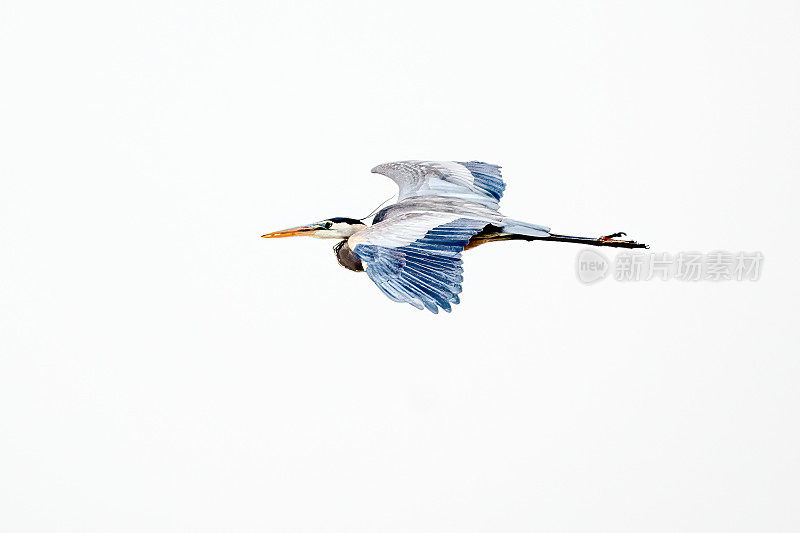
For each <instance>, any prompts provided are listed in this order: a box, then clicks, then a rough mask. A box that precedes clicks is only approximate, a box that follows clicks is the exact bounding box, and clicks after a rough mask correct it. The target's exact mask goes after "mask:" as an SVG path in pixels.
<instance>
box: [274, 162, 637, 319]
mask: <svg viewBox="0 0 800 533" xmlns="http://www.w3.org/2000/svg"><path fill="white" fill-rule="evenodd" d="M372 172H373V173H376V174H382V175H384V176H386V177H388V178H390V179H391V180H393V181H394V182H395V183H397V185H398V187H399V188H400V192H399V194H398V197H397V202H396V203H394V204H392V205H389V206H387V207H384V208H383V209H381V210H380V211H378V212H377V213H376V214H375V216H374V217H373V219H372V224H371V225H367V224H365V223H364V222H363V220H365V219H366V218H369V215H368V216H367V217H365V219H355V218H348V217H333V218H328V219H325V220H321V221H319V222H314V223H312V224H308V225H305V226H298V227H295V228H289V229H285V230H281V231H275V232H272V233H267V234H266V235H262V237H264V238H268V239H269V238H277V237H294V236H309V237H316V238H318V239H340V242H339V243H338V244H336V246H335V247H334V252H335V253H336V258H337V260H338V261H339V264H340V265H342V266H343V267H345V268H347V269H348V270H353V271H356V272H363V271H366V273H367V275H368V276H369V278H370V279H371V280H372V281H373V282H374V283H375V285H377V286H378V288H379V289H380V290H381V291H383V293H384V294H385V295H386V296H388V297H389V298H390V299H391V300H394V301H395V302H405V303H409V304H411V305H413V306H414V307H416V308H418V309H427V310H429V311H431V312H432V313H438V312H439V308H441V309H444V310H445V311H447V312H450V310H451V306H452V305H455V304H457V303H459V297H458V295H459V293H461V282H462V280H463V277H462V274H463V268H462V260H461V252H462V251H464V250H468V249H470V248H474V247H476V246H480V245H481V244H486V243H488V242H496V241H513V240H523V241H553V242H571V243H579V244H587V245H591V246H612V247H618V248H647V247H648V246H647V245H645V244H640V243H638V242H635V241H627V240H620V239H618V237H622V236H624V235H625V233H622V232H618V233H614V234H612V235H606V236H604V237H599V238H592V237H573V236H569V235H559V234H556V233H552V232H551V231H550V228H548V227H547V226H541V225H539V224H531V223H529V222H523V221H521V220H516V219H512V218H508V217H506V216H504V215H502V214H501V213H500V211H499V204H500V199H501V198H502V196H503V191H504V190H505V188H506V184H505V182H504V181H503V178H502V177H501V174H500V166H499V165H492V164H489V163H481V162H479V161H469V162H455V161H397V162H394V163H385V164H383V165H378V166H377V167H375V168H373V169H372Z"/></svg>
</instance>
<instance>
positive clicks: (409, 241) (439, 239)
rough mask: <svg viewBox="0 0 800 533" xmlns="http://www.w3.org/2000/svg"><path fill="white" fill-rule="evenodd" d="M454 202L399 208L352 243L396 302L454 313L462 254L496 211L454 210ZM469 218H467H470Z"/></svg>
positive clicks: (374, 278) (424, 202)
mask: <svg viewBox="0 0 800 533" xmlns="http://www.w3.org/2000/svg"><path fill="white" fill-rule="evenodd" d="M452 202H453V201H452V200H446V199H438V200H437V199H434V198H432V197H431V198H428V199H413V200H406V201H403V202H400V203H399V204H397V205H396V206H394V209H393V211H392V213H391V215H390V216H389V217H388V218H387V219H384V220H382V221H381V222H379V223H377V224H374V225H373V226H370V227H369V228H367V229H365V230H362V231H360V232H358V233H356V234H355V235H353V236H352V237H350V239H349V240H348V246H349V247H350V249H351V250H353V252H354V253H355V254H356V255H358V257H359V258H361V262H362V264H363V265H364V270H366V272H367V274H368V275H369V277H370V279H372V281H373V282H375V284H376V285H377V286H378V287H379V288H380V289H381V291H383V293H384V294H385V295H386V296H388V297H389V298H391V299H392V300H394V301H396V302H407V303H410V304H411V305H413V306H414V307H416V308H418V309H423V308H425V309H428V310H429V311H431V312H433V313H437V312H438V311H439V308H440V307H441V308H442V309H444V310H445V311H448V312H449V311H450V309H451V304H457V303H458V301H459V299H458V294H459V293H460V292H461V281H462V279H463V278H462V273H463V268H462V266H461V265H462V261H461V251H462V250H463V249H464V247H465V246H466V245H467V243H468V242H469V241H470V239H471V238H472V237H473V236H474V235H475V234H476V233H478V232H479V231H480V230H481V229H483V228H484V227H485V226H486V225H487V224H490V223H498V220H499V219H500V218H501V216H500V215H499V214H497V213H496V212H495V211H493V210H491V209H488V208H486V207H483V206H478V205H474V204H473V206H472V208H471V209H455V208H454V206H453V205H451V204H452ZM467 213H468V214H467Z"/></svg>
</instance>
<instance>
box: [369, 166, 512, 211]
mask: <svg viewBox="0 0 800 533" xmlns="http://www.w3.org/2000/svg"><path fill="white" fill-rule="evenodd" d="M372 172H374V173H376V174H383V175H384V176H386V177H388V178H391V179H392V180H393V181H394V182H395V183H397V185H398V186H399V187H400V195H399V196H398V201H401V200H404V199H406V198H411V197H414V196H444V197H450V198H460V199H462V200H468V201H470V202H476V203H479V204H482V205H484V206H486V207H490V208H492V209H497V207H498V204H499V202H500V198H502V197H503V190H505V188H506V184H505V183H504V182H503V178H502V177H501V175H500V167H499V166H498V165H491V164H489V163H481V162H479V161H469V162H465V163H460V162H457V161H396V162H394V163H385V164H383V165H378V166H377V167H375V168H373V169H372Z"/></svg>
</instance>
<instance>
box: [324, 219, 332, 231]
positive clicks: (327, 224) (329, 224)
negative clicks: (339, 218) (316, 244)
mask: <svg viewBox="0 0 800 533" xmlns="http://www.w3.org/2000/svg"><path fill="white" fill-rule="evenodd" d="M332 227H333V222H331V221H330V220H329V221H327V222H326V223H325V229H331V228H332Z"/></svg>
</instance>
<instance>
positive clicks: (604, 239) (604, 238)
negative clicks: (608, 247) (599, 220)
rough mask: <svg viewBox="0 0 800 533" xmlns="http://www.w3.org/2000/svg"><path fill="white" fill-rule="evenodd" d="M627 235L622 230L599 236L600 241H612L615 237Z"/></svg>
mask: <svg viewBox="0 0 800 533" xmlns="http://www.w3.org/2000/svg"><path fill="white" fill-rule="evenodd" d="M625 235H627V233H625V232H624V231H618V232H616V233H612V234H611V235H606V236H605V237H600V240H601V241H613V240H614V239H615V238H616V237H624V236H625Z"/></svg>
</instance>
